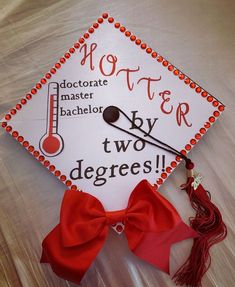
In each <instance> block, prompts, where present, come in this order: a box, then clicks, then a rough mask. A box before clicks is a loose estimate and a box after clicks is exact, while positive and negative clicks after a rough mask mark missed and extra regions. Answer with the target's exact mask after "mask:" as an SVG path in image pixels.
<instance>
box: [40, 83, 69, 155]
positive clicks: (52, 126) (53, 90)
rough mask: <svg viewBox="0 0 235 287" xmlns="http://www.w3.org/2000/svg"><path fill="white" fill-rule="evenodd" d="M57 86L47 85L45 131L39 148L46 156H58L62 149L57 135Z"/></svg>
mask: <svg viewBox="0 0 235 287" xmlns="http://www.w3.org/2000/svg"><path fill="white" fill-rule="evenodd" d="M58 112H59V85H58V84H57V83H54V82H52V83H49V85H48V104H47V130H46V133H45V134H44V135H43V136H42V138H41V140H40V143H39V146H40V149H41V151H42V152H43V154H45V155H46V156H56V155H58V154H59V153H60V152H61V151H62V150H63V147H64V143H63V139H62V137H61V136H60V135H59V133H58Z"/></svg>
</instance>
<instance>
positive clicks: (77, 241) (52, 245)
mask: <svg viewBox="0 0 235 287" xmlns="http://www.w3.org/2000/svg"><path fill="white" fill-rule="evenodd" d="M117 222H124V223H125V229H124V232H125V235H126V238H127V242H128V246H129V248H130V250H131V251H132V252H133V253H134V254H135V255H136V256H138V257H140V258H141V259H143V260H145V261H147V262H149V263H151V264H153V265H154V266H156V267H157V268H159V269H161V270H163V271H165V272H167V273H169V255H170V247H171V245H172V244H173V243H175V242H178V241H181V240H184V239H187V238H190V237H197V236H198V235H197V233H196V232H195V231H194V230H193V229H191V228H190V227H188V226H187V225H186V224H185V223H184V222H183V221H182V220H181V218H180V216H179V214H178V212H177V211H176V209H175V208H174V207H173V205H171V203H170V202H169V201H167V200H166V199H165V198H164V197H163V196H162V195H161V194H160V193H158V192H157V190H156V188H155V187H154V186H152V185H151V184H150V183H148V182H147V181H146V180H142V181H141V182H140V183H139V184H138V185H137V186H136V187H135V189H134V190H133V191H132V193H131V195H130V198H129V201H128V205H127V208H126V209H123V210H118V211H105V209H104V207H103V205H102V203H101V202H100V201H99V200H98V199H97V198H95V197H94V196H92V195H90V194H88V193H85V192H77V191H72V190H67V191H66V192H65V195H64V198H63V202H62V205H61V214H60V223H59V224H58V225H57V226H56V227H55V228H54V229H53V230H52V231H51V232H50V233H49V234H48V235H47V237H46V238H45V239H44V241H43V243H42V246H43V253H42V258H41V262H44V263H50V264H51V267H52V269H53V271H54V272H55V273H56V274H57V275H58V276H60V277H62V278H64V279H66V280H69V281H72V282H75V283H77V284H79V283H80V281H81V279H82V277H83V275H84V274H85V272H86V270H87V269H88V268H89V266H90V265H91V263H92V262H93V260H94V259H95V257H96V256H97V254H98V253H99V251H100V250H101V248H102V246H103V244H104V242H105V239H106V237H107V234H108V230H109V225H112V224H115V223H117Z"/></svg>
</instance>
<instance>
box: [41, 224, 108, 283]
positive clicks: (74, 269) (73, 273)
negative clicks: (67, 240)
mask: <svg viewBox="0 0 235 287" xmlns="http://www.w3.org/2000/svg"><path fill="white" fill-rule="evenodd" d="M106 236H107V228H104V229H103V231H102V232H100V234H99V235H98V236H97V237H96V238H95V239H92V240H90V241H88V242H86V243H83V244H80V245H76V246H70V247H67V246H66V247H65V246H64V245H63V242H62V238H61V230H60V224H58V225H57V226H56V227H55V228H54V229H53V230H52V231H51V232H50V233H49V234H48V235H47V237H46V238H45V239H44V241H43V243H42V247H43V251H42V257H41V263H49V264H50V265H51V268H52V270H53V271H54V272H55V273H56V274H57V275H58V276H59V277H61V278H63V279H65V280H69V281H71V282H74V283H76V284H80V281H81V279H82V277H83V276H84V274H85V272H86V271H87V269H88V268H89V266H90V265H91V263H92V262H93V261H94V259H95V257H96V256H97V254H98V252H99V251H100V249H101V248H102V246H103V244H104V241H105V239H106Z"/></svg>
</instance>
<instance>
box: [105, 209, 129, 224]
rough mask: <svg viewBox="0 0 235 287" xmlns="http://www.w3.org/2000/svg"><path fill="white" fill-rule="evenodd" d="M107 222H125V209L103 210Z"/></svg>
mask: <svg viewBox="0 0 235 287" xmlns="http://www.w3.org/2000/svg"><path fill="white" fill-rule="evenodd" d="M105 215H106V219H107V224H108V225H114V224H116V223H118V222H123V223H124V222H125V218H126V209H121V210H117V211H106V212H105Z"/></svg>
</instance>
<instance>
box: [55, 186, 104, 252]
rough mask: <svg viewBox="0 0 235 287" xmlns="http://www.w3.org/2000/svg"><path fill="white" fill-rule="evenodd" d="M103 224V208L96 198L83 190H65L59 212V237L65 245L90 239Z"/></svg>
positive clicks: (76, 243)
mask: <svg viewBox="0 0 235 287" xmlns="http://www.w3.org/2000/svg"><path fill="white" fill-rule="evenodd" d="M105 225H106V214H105V210H104V207H103V205H102V204H101V202H100V201H99V200H98V199H97V198H95V197H94V196H92V195H90V194H88V193H85V192H83V193H82V192H77V191H71V190H67V191H66V192H65V195H64V198H63V201H62V206H61V214H60V230H61V239H62V242H63V245H64V246H65V247H69V246H75V245H79V244H83V243H85V242H88V241H90V240H91V239H93V238H95V237H96V236H97V235H98V234H99V233H100V232H101V230H102V229H103V228H104V226H105Z"/></svg>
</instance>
